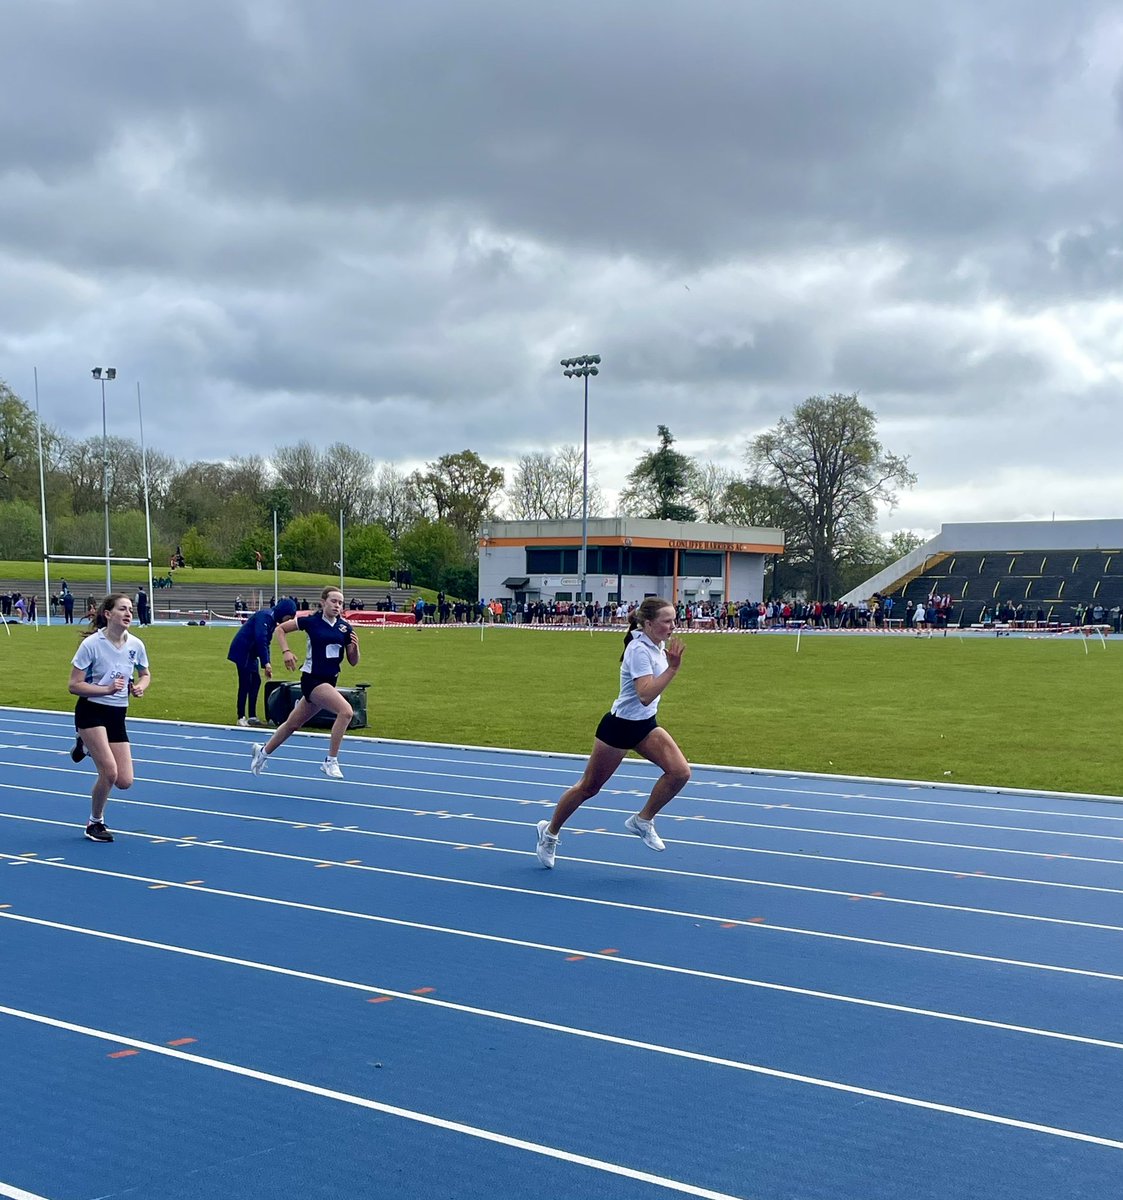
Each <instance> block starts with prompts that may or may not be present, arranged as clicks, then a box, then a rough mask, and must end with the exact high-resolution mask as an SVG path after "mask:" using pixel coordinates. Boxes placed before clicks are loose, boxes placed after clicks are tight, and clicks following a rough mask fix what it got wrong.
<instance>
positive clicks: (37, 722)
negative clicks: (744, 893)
mask: <svg viewBox="0 0 1123 1200" xmlns="http://www.w3.org/2000/svg"><path fill="white" fill-rule="evenodd" d="M0 713H3V714H4V715H5V716H6V717H7V719H8V720H10V721H11V722H12V725H13V727H14V729H16V730H20V731H21V732H20V733H15V732H13V733H12V736H24V737H29V738H36V739H39V740H43V741H48V740H50V741H55V740H61V741H63V742H65V743H66V744H67V746H68V745H69V743H70V741H71V739H72V737H73V734H72V733H71V732H70V727H69V722H68V720H67V719H66V717H65V714H63V713H60V712H59V711H58V710H56V709H30V708H26V707H21V708H13V707H11V706H0ZM28 714H35V716H34V719H31V717H29V715H28ZM24 718H26V719H24ZM43 718H46V719H47V721H50V720H51V719H52V718H59V728H60V730H61V734H60V735H51V734H50V733H45V732H44V729H43V726H44V724H45V722H44V720H43ZM134 720H135V723H136V726H137V728H138V731H141V732H142V735H143V734H152V735H154V736H155V735H158V736H163V737H167V738H177V740H176V741H175V742H174V743H173V744H172V745H171V746H167V745H164V744H163V743H159V742H151V743H149V742H147V741H144V740H143V736H142V738H141V739H140V740H139V744H140V745H143V746H144V747H145V748H146V749H148V748H151V749H159V750H163V749H178V748H181V747H182V745H183V743H184V742H191V743H196V742H217V743H219V744H221V745H222V746H223V747H224V749H223V750H208V749H205V748H201V747H198V746H195V745H193V746H191V747H190V748H191V749H192V751H194V752H196V753H199V754H207V755H225V756H229V755H232V754H235V753H236V754H238V755H240V756H242V757H245V755H246V754H247V753H248V750H247V747H248V746H249V744H250V743H249V742H244V741H242V740H240V739H239V738H237V737H236V736H235V735H234V730H233V729H231V728H229V727H227V726H223V725H208V724H204V723H201V722H184V721H174V720H162V719H160V718H156V717H137V718H134ZM185 726H186V727H187V728H191V729H206V730H214V731H215V732H214V733H204V734H197V733H185V734H178V736H177V734H176V732H175V731H176V730H177V729H182V728H184V727H185ZM305 741H307V742H308V744H309V745H312V744H313V743H315V744H316V746H317V747H319V746H322V743H323V735H317V734H310V733H307V732H305V731H301V732H300V733H298V734H297V735H296V737H295V738H294V747H299V746H301V744H302V743H303V742H305ZM353 744H354V750H353V754H354V756H355V757H356V758H359V757H366V758H371V757H373V758H377V759H385V760H387V761H388V762H399V761H405V762H414V761H419V762H424V763H425V764H426V765H428V764H431V763H433V762H447V763H455V764H456V765H457V766H459V767H463V766H485V767H488V768H489V769H491V770H495V769H501V768H502V767H503V766H504V765H506V763H508V762H510V761H512V760H513V759H519V758H523V759H527V758H532V759H557V760H559V761H562V760H564V761H566V762H567V763H572V764H573V765H572V766H567V767H565V768H561V767H541V766H535V765H533V764H531V763H526V762H523V763H521V764H520V767H521V769H522V771H524V772H532V773H537V774H560V773H562V772H563V770H564V773H565V776H566V778H565V780H563V781H562V782H561V783H560V784H559V785H558V786H560V787H562V788H565V787H568V786H569V784H570V783H571V782H572V781H573V772H574V770H575V769H576V766H577V764H579V763H581V762H583V761H584V759H586V758H587V757H588V755H587V754H586V753H585V752H580V753H578V752H566V751H557V750H520V749H511V748H508V747H502V746H473V745H467V744H462V743H450V742H420V741H413V740H409V739H405V738H376V737H358V738H356V739H355V740H354V743H353ZM234 747H237V749H236V750H235V749H234ZM7 748H9V749H25V748H26V749H32V747H23V746H19V747H7ZM436 750H452V751H455V752H456V753H454V754H452V755H449V756H447V757H445V756H442V755H440V754H437V753H434V751H436ZM64 752H66V751H58V752H57V753H64ZM50 753H55V752H54V751H50ZM312 753H313V757H312V758H309V759H308V760H307V762H308V765H310V766H314V765H315V763H316V762H318V761H319V755H320V754H321V751H320V749H318V748H317V749H316V750H314V751H313V752H312ZM469 753H472V754H483V755H488V756H489V757H487V758H482V759H470V758H466V757H465V755H466V754H469ZM497 760H498V761H497ZM630 765H631V766H632V767H633V768H640V764H638V763H632V764H630ZM692 766H693V767H694V769H695V770H696V771H712V772H715V773H721V774H728V775H734V776H737V775H740V776H744V777H747V778H750V779H775V780H776V781H777V782H776V783H775V784H771V783H756V782H753V783H748V782H744V781H742V780H737V779H735V780H734V781H733V782H719V781H716V780H715V781H708V783H709V786H711V787H717V788H736V789H739V790H741V791H751V792H764V793H766V794H774V793H775V794H779V795H784V796H791V795H795V796H804V795H806V796H822V797H825V798H827V799H831V800H838V799H844V800H845V799H850V800H872V801H874V802H876V803H896V804H913V805H927V806H931V807H936V808H968V809H978V810H981V811H984V812H999V813H1008V812H1016V813H1028V814H1029V815H1032V816H1053V817H1063V818H1065V819H1070V818H1078V819H1083V820H1103V821H1123V817H1116V816H1111V815H1109V814H1104V815H1100V814H1098V813H1077V812H1073V813H1068V812H1055V811H1053V810H1050V809H1040V808H1026V809H1019V808H1011V807H1009V806H1006V805H989V804H977V803H964V802H961V801H955V800H943V799H941V800H931V799H927V798H920V797H907V796H884V795H880V794H878V795H875V794H872V793H867V792H862V791H851V790H841V789H839V788H822V787H808V786H799V785H802V784H803V783H804V781H806V780H811V781H814V782H819V781H838V782H839V783H844V784H845V783H857V784H867V785H868V784H870V783H875V784H880V785H881V786H882V787H884V788H905V789H907V790H909V791H921V790H923V791H927V792H937V793H944V792H950V793H952V794H957V795H964V794H966V795H973V794H979V795H999V796H1017V797H1025V796H1029V797H1040V798H1041V799H1044V800H1058V799H1059V800H1065V801H1071V802H1081V803H1085V804H1089V805H1090V804H1096V803H1099V804H1119V803H1121V799H1120V797H1119V796H1117V795H1110V796H1109V795H1102V794H1100V793H1094V792H1058V791H1055V790H1049V789H1040V788H1013V787H1001V786H997V785H992V784H984V783H980V784H959V783H956V784H949V783H944V782H942V781H940V782H937V781H935V780H916V779H895V778H880V777H874V778H868V777H865V776H856V775H834V774H822V773H816V772H813V771H793V770H790V769H780V768H769V767H753V766H748V765H736V764H735V765H729V764H725V763H694V764H692ZM397 769H398V770H399V771H401V768H397ZM401 773H403V774H407V773H410V772H405V771H402V772H401ZM450 774H451V773H450ZM453 777H454V778H464V775H463V772H459V773H457V774H456V775H455V776H453ZM616 778H617V779H618V780H620V781H624V780H627V779H634V780H637V781H639V782H642V783H646V784H647V785H648V786H649V787H650V785H651V783H652V782H654V780H655V778H656V776H655V775H654V773H652V772H649V771H644V770H643V769H642V768H640V769H632V770H628V769H627V767H625V769H623V770H621V771H620V772H619V774H618V775H617V776H616ZM503 782H516V783H522V782H524V781H523V780H522V779H515V780H504V781H503ZM605 790H606V791H617V790H618V789H605ZM761 807H765V806H764V805H761ZM832 811H833V810H832Z"/></svg>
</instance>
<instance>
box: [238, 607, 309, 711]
mask: <svg viewBox="0 0 1123 1200" xmlns="http://www.w3.org/2000/svg"><path fill="white" fill-rule="evenodd" d="M295 615H296V603H295V602H294V601H292V600H281V601H280V602H279V603H278V604H276V605H275V606H274V607H273V608H263V609H261V611H260V612H255V613H254V614H253V616H252V617H250V618H249V619H248V620H247V621H246V622H245V624H244V625H243V626H242V627H241V629H239V630H238V632H237V633H236V634H235V635H234V640H233V641H232V642H231V643H230V649H229V650H228V651H227V653H226V657H227V658H228V659H229V660H230V661H231V662H232V663H233V664H234V665H235V666H236V667H237V668H238V724H239V725H260V724H261V722H260V721H259V720H258V719H257V694H258V692H259V691H260V690H261V672H260V671H259V670H258V663H259V662H260V664H261V666H262V667H263V668H264V670H265V675H266V677H267V678H269V679H272V678H273V667H272V664H271V663H270V661H269V643H270V642H271V641H272V640H273V630H274V629H276V628H277V625H278V623H279V622H281V621H287V620H288V619H289V617H293V616H295Z"/></svg>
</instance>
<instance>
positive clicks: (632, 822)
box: [624, 813, 667, 850]
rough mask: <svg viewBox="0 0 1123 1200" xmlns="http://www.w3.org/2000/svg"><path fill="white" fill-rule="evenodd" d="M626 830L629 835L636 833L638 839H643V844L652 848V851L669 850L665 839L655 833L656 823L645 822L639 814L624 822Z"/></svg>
mask: <svg viewBox="0 0 1123 1200" xmlns="http://www.w3.org/2000/svg"><path fill="white" fill-rule="evenodd" d="M624 828H625V829H626V830H627V831H628V832H629V833H634V834H635V835H636V837H640V838H643V844H644V845H645V846H650V847H651V849H652V850H666V848H667V847H666V845H665V843H664V842H663V839H662V838H661V837H660V836H659V835H658V834H657V833H656V832H655V822H654V821H645V820H644V819H643V817H641V816H640V815H639V813H636V815H635V816H632V817H629V818H628V819H627V820H626V821H625V822H624Z"/></svg>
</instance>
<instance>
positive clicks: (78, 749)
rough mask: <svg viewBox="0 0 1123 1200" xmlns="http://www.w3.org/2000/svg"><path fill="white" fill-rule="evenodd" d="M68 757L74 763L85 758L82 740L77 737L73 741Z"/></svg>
mask: <svg viewBox="0 0 1123 1200" xmlns="http://www.w3.org/2000/svg"><path fill="white" fill-rule="evenodd" d="M70 757H71V758H72V759H74V761H75V762H76V763H79V762H81V761H82V759H84V758H85V757H86V747H85V746H84V745H82V739H81V738H80V737H77V738H75V739H74V749H73V750H71V751H70Z"/></svg>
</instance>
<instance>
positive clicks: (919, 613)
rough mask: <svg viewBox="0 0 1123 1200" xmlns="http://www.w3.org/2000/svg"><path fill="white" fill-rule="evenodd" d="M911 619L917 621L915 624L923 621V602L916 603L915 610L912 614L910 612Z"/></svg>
mask: <svg viewBox="0 0 1123 1200" xmlns="http://www.w3.org/2000/svg"><path fill="white" fill-rule="evenodd" d="M912 619H913V620H914V621H916V622H917V624H923V622H924V619H925V617H924V605H923V604H918V605H917V606H916V610H915V611H914V612H913V614H912Z"/></svg>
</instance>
